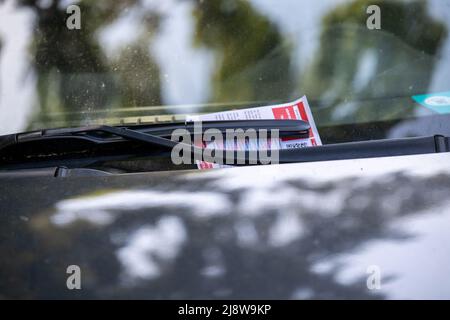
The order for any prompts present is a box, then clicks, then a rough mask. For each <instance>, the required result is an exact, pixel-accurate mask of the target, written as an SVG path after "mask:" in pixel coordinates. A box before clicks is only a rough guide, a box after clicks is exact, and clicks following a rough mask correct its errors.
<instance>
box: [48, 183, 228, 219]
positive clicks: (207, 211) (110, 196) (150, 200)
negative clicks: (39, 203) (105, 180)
mask: <svg viewBox="0 0 450 320" xmlns="http://www.w3.org/2000/svg"><path fill="white" fill-rule="evenodd" d="M230 205H231V203H230V200H228V197H227V196H226V195H222V194H219V193H214V192H185V191H154V190H130V191H116V192H111V193H107V194H103V195H99V196H90V197H81V198H74V199H68V200H63V201H60V202H58V203H57V204H56V210H57V212H56V213H55V214H54V215H52V216H51V217H50V220H51V222H52V223H54V224H56V225H58V226H66V225H69V224H71V223H73V222H75V221H77V220H84V221H87V222H90V223H92V224H97V225H107V224H110V223H112V222H113V221H114V220H115V219H116V216H117V215H118V214H119V212H120V211H121V210H122V211H124V210H140V209H147V208H148V209H150V208H156V207H165V208H178V209H180V210H188V211H189V212H191V213H192V214H193V215H195V216H196V217H198V218H205V217H209V216H216V215H222V214H226V213H227V212H228V209H229V207H230Z"/></svg>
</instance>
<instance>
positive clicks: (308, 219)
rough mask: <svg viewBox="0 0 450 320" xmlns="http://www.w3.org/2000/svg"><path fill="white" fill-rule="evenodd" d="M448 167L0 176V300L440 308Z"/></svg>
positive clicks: (448, 217)
mask: <svg viewBox="0 0 450 320" xmlns="http://www.w3.org/2000/svg"><path fill="white" fill-rule="evenodd" d="M449 160H450V156H449V155H448V154H440V155H428V156H412V157H397V158H386V159H372V160H352V161H340V162H323V163H311V164H295V165H281V166H270V167H251V168H236V169H224V170H217V171H211V172H197V171H193V172H178V173H148V174H135V175H124V176H108V177H84V178H83V177H79V178H65V179H62V178H61V179H57V178H50V177H49V178H43V177H33V178H1V177H0V257H1V262H0V298H144V299H159V298H168V299H195V298H225V299H228V298H275V299H280V298H283V299H292V298H293V299H304V298H370V299H378V298H391V299H396V298H450V280H449V277H448V274H447V273H448V270H450V259H449V258H450V250H449V249H450V244H449V243H450V241H449V240H450V233H449V232H448V230H449V225H450V206H449V201H448V194H449V193H450V179H449V178H450V168H449V167H448V163H450V162H449ZM69 265H79V266H80V268H81V272H82V276H81V284H82V289H81V290H68V289H67V287H66V280H67V277H68V274H66V268H67V267H68V266H69ZM371 266H376V267H378V268H379V269H380V270H381V282H380V283H381V288H380V290H369V289H368V287H367V279H368V277H369V276H370V274H368V273H367V270H368V268H369V269H370V267H371Z"/></svg>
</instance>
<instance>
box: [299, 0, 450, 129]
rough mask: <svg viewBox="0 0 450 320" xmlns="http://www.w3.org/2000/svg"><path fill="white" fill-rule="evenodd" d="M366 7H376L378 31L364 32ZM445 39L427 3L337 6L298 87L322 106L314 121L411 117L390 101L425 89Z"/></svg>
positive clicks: (381, 0)
mask: <svg viewBox="0 0 450 320" xmlns="http://www.w3.org/2000/svg"><path fill="white" fill-rule="evenodd" d="M368 5H378V6H379V7H380V9H381V30H369V29H368V28H367V27H366V19H367V18H368V15H367V14H366V8H367V7H368ZM445 34H446V29H445V26H444V25H443V24H442V23H439V22H437V21H435V20H434V19H433V18H432V17H431V16H430V15H429V13H428V11H427V2H426V1H412V2H410V1H408V2H400V1H385V0H378V1H368V0H357V1H354V2H352V3H351V4H345V5H342V6H340V7H337V8H336V9H335V10H333V11H332V12H331V13H330V14H328V15H327V16H325V18H324V19H323V29H322V34H321V38H320V47H319V49H318V54H317V57H316V60H315V61H314V63H313V65H312V66H311V68H310V70H309V72H308V73H307V74H306V75H304V77H303V81H302V83H301V87H302V90H303V91H304V92H307V93H308V95H309V96H311V97H315V98H316V97H317V98H318V99H319V102H320V104H322V106H324V107H327V108H326V109H322V110H321V111H318V115H317V118H318V121H319V122H321V123H323V124H325V123H331V122H339V121H347V122H348V123H352V122H363V121H373V119H379V120H381V119H383V118H384V119H388V118H389V117H390V116H392V115H393V114H397V115H403V116H404V115H405V114H408V113H409V114H411V113H412V112H413V109H412V108H408V107H409V106H408V105H404V103H403V105H401V104H399V103H398V102H397V103H392V102H390V101H389V99H392V98H395V97H410V96H412V95H414V94H415V93H423V92H426V91H427V90H428V87H429V85H430V78H431V75H432V74H433V68H434V66H435V63H436V61H437V57H436V56H435V55H436V53H437V52H438V50H439V48H440V47H441V45H442V43H443V40H444V39H445ZM358 100H359V101H361V100H369V101H366V103H364V104H360V103H359V102H358ZM370 100H372V101H370ZM352 101H356V102H352Z"/></svg>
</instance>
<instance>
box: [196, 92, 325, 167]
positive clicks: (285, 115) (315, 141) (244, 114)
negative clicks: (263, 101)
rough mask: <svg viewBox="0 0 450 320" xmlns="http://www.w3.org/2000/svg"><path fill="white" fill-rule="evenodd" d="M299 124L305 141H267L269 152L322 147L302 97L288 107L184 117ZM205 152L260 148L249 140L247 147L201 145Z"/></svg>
mask: <svg viewBox="0 0 450 320" xmlns="http://www.w3.org/2000/svg"><path fill="white" fill-rule="evenodd" d="M260 119H267V120H303V121H306V122H308V123H309V125H310V129H309V137H307V138H298V137H291V138H290V137H281V138H280V139H270V144H271V146H270V147H271V149H280V150H281V149H299V148H306V147H313V146H320V145H322V141H321V139H320V135H319V131H318V130H317V127H316V123H315V121H314V118H313V115H312V112H311V109H310V107H309V104H308V100H307V98H306V96H303V97H302V98H300V99H298V100H295V101H293V102H290V103H285V104H279V105H273V106H264V107H256V108H248V109H238V110H230V111H224V112H217V113H211V114H204V115H200V116H198V115H196V116H189V117H187V120H188V121H230V120H260ZM203 147H205V148H212V149H216V150H217V149H218V150H220V149H224V150H236V151H239V150H245V151H251V150H258V149H261V148H264V146H263V147H262V146H261V141H260V140H255V139H253V140H249V141H248V143H240V144H239V143H238V144H236V143H234V141H226V142H225V144H224V145H218V144H217V143H216V142H215V141H213V142H209V143H205V144H204V145H203ZM197 167H198V168H199V169H201V170H204V169H212V168H223V167H229V166H227V165H223V164H217V163H209V162H206V161H197Z"/></svg>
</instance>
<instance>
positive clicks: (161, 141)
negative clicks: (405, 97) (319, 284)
mask: <svg viewBox="0 0 450 320" xmlns="http://www.w3.org/2000/svg"><path fill="white" fill-rule="evenodd" d="M202 125H203V128H202V129H203V131H205V130H207V129H209V128H216V129H219V130H221V132H224V133H225V132H226V130H227V129H249V128H253V129H256V130H258V129H268V130H270V129H278V130H279V131H280V137H297V138H306V137H308V135H309V129H310V126H309V124H308V123H306V122H304V121H299V120H248V121H217V122H203V123H202ZM180 128H183V129H187V130H188V131H189V132H190V133H192V134H193V133H194V129H193V123H187V122H186V123H170V124H161V125H151V126H131V127H126V126H119V127H112V126H96V127H86V128H66V129H50V130H42V131H35V132H29V133H23V134H15V135H9V136H4V137H0V161H1V162H3V161H4V160H5V159H6V160H9V161H7V163H8V164H9V165H7V166H6V167H11V165H12V167H13V168H15V167H17V164H19V167H22V168H23V167H24V166H23V165H20V164H21V162H20V159H14V156H13V157H12V158H11V157H9V158H8V156H10V154H9V153H10V152H9V151H10V149H11V148H13V147H14V146H17V147H19V148H16V150H15V152H16V157H17V152H19V153H21V152H22V148H21V146H22V145H25V144H29V143H34V144H36V145H34V147H35V148H37V149H40V148H44V147H46V146H47V144H48V143H49V142H51V141H54V140H56V141H59V142H60V143H61V144H62V146H60V145H59V144H58V146H59V148H60V150H59V152H55V150H53V151H51V148H50V149H49V148H48V147H47V150H46V151H47V152H46V153H39V152H38V153H37V154H35V155H34V157H32V156H26V155H25V156H24V157H22V158H21V159H22V161H23V160H28V159H29V158H31V161H32V162H33V163H34V161H36V160H39V159H41V158H44V159H45V158H46V157H49V158H57V160H60V159H59V157H61V156H62V155H65V154H66V153H67V148H68V145H69V144H70V142H71V141H72V140H71V139H81V140H83V141H89V142H90V143H93V146H103V145H111V146H112V147H113V148H112V149H111V150H110V151H111V153H110V154H108V155H109V156H111V155H116V156H117V155H122V156H124V155H125V153H126V152H127V151H130V152H129V155H133V152H134V151H133V150H134V149H132V150H130V146H129V145H128V144H125V145H124V146H123V148H122V149H118V148H117V146H116V144H117V143H119V142H121V143H126V142H134V143H136V142H138V143H140V144H141V145H140V149H142V147H144V148H145V146H146V145H151V146H154V147H157V148H156V149H157V150H156V154H157V155H161V154H164V155H165V156H168V155H169V156H170V150H171V149H172V148H173V147H174V146H175V145H177V144H179V143H178V142H177V141H172V140H170V139H169V138H168V137H170V135H171V133H172V132H173V130H176V129H180ZM449 141H450V140H449V138H448V137H444V136H441V135H436V136H427V137H413V138H401V139H383V140H369V141H360V142H347V143H338V144H329V145H323V146H316V147H309V148H300V149H283V150H278V151H277V152H279V161H278V162H279V163H298V162H313V161H328V160H344V159H358V158H376V157H389V156H403V155H415V154H429V153H440V152H449V151H450V142H449ZM142 144H143V145H142ZM93 146H92V145H91V147H90V148H88V150H91V149H93V148H94V147H93ZM86 148H87V147H86V146H84V147H83V149H86ZM94 149H95V148H94ZM145 149H146V150H147V149H153V148H145ZM185 150H188V151H189V152H190V153H191V156H192V157H193V158H194V159H196V156H197V159H198V158H199V157H201V156H202V154H203V152H204V149H203V148H201V147H196V146H194V145H186V148H185ZM100 151H101V152H98V153H99V154H101V155H103V154H104V152H103V151H104V150H103V149H102V150H100ZM52 152H53V153H52ZM216 152H223V155H224V161H225V162H226V163H230V164H233V165H248V164H249V163H250V161H249V159H250V158H252V157H253V158H252V164H254V161H255V160H256V164H264V161H261V159H260V158H259V154H256V156H257V158H256V159H255V158H254V157H255V154H252V155H250V152H249V151H232V152H229V151H228V152H225V151H224V150H216ZM96 154H97V153H96ZM270 154H271V151H270V150H269V151H268V156H270ZM153 155H155V153H153ZM22 156H23V155H22ZM87 156H88V158H90V157H92V159H93V154H92V153H89V152H88V154H87ZM19 158H20V157H19ZM65 159H67V158H62V159H61V161H59V162H56V165H61V163H64V160H65ZM69 159H71V158H69ZM92 159H91V160H92ZM108 159H110V158H105V157H103V158H98V157H97V158H95V159H94V160H92V161H91V162H94V161H102V160H108ZM77 163H78V164H79V165H80V166H83V165H85V164H82V163H80V162H74V166H77ZM2 167H5V166H4V165H3V163H0V168H2ZM26 167H27V166H25V168H26ZM28 167H30V166H28Z"/></svg>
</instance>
